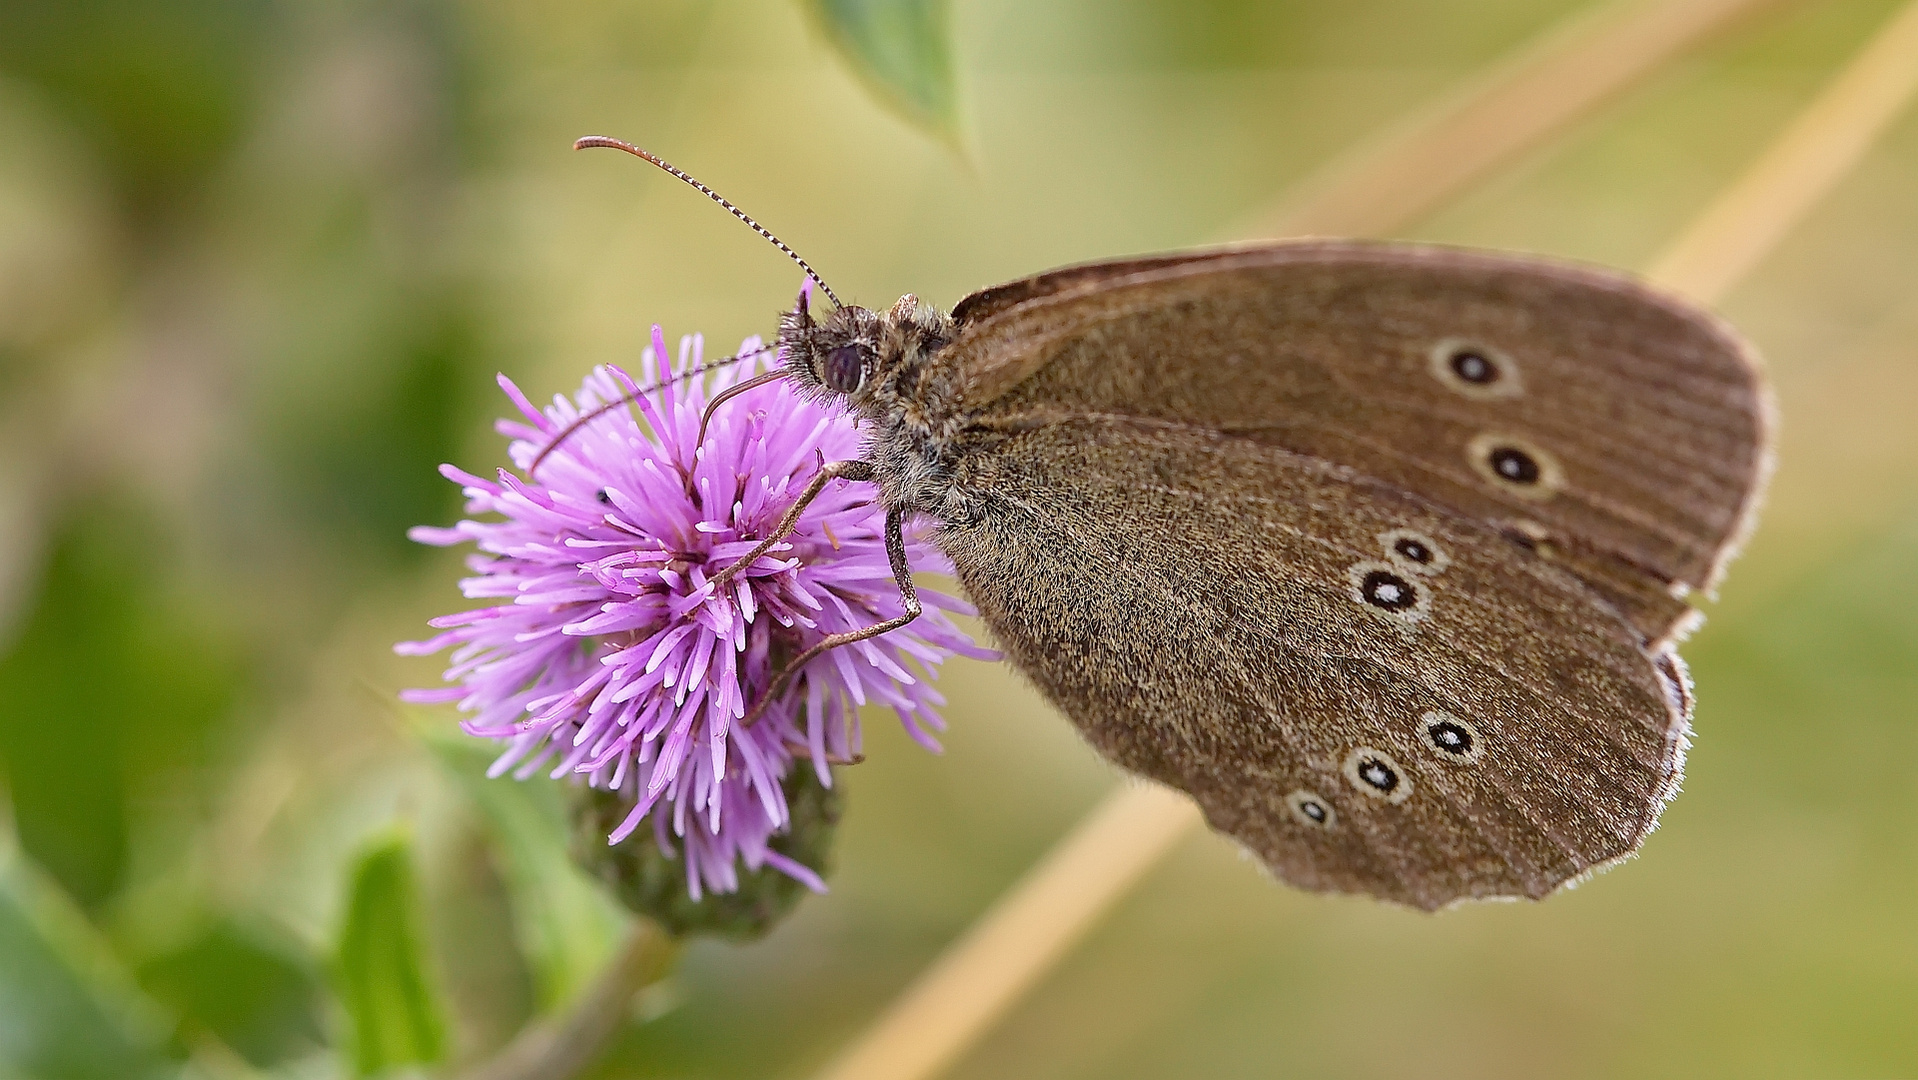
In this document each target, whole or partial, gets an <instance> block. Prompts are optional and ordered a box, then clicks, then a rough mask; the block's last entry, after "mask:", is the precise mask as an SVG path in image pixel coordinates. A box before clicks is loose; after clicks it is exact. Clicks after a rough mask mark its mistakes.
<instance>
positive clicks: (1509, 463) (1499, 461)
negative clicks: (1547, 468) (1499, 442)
mask: <svg viewBox="0 0 1918 1080" xmlns="http://www.w3.org/2000/svg"><path fill="white" fill-rule="evenodd" d="M1485 461H1486V464H1488V465H1490V466H1491V467H1492V471H1493V472H1495V473H1497V474H1499V475H1500V476H1502V477H1504V478H1505V479H1507V480H1510V481H1511V482H1512V483H1514V484H1528V485H1529V484H1536V483H1538V481H1539V478H1540V477H1541V476H1543V475H1544V472H1543V470H1541V469H1540V468H1539V467H1538V462H1537V461H1534V460H1533V459H1532V455H1530V454H1528V453H1526V452H1525V451H1523V450H1520V449H1519V448H1518V447H1516V446H1495V447H1493V448H1492V452H1491V453H1489V454H1487V455H1486V456H1485Z"/></svg>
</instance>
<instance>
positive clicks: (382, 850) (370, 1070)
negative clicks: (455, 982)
mask: <svg viewBox="0 0 1918 1080" xmlns="http://www.w3.org/2000/svg"><path fill="white" fill-rule="evenodd" d="M350 881H351V884H350V885H349V887H348V888H349V892H348V894H347V899H346V919H345V923H344V924H343V925H342V926H341V927H340V945H339V953H338V957H337V959H336V961H335V967H334V976H333V977H334V979H335V980H336V981H337V982H338V983H339V995H340V1004H341V1005H343V1006H345V1009H346V1015H347V1019H348V1022H349V1023H350V1024H351V1025H352V1034H351V1035H350V1036H349V1037H348V1038H349V1042H350V1044H351V1046H352V1048H353V1052H352V1057H353V1068H354V1070H355V1071H356V1072H358V1073H359V1075H361V1076H371V1075H373V1074H374V1073H379V1072H385V1071H386V1070H388V1069H392V1068H396V1067H398V1066H402V1065H418V1064H426V1065H430V1064H432V1063H433V1062H436V1061H438V1060H440V1058H441V1056H443V1055H444V1054H445V1052H446V1026H445V1025H446V1020H445V1013H444V1009H443V1007H442V1005H441V1003H440V999H439V995H438V994H437V993H436V992H435V990H434V987H433V978H432V976H431V975H429V974H428V973H427V970H426V951H425V944H426V942H425V935H424V934H423V933H422V932H421V922H422V914H421V912H420V909H419V889H418V887H417V886H416V885H415V884H414V880H413V845H412V844H411V843H409V842H408V840H407V838H406V836H405V834H403V833H399V832H395V833H393V834H391V835H389V836H386V837H384V838H381V839H379V840H376V841H374V842H373V843H372V844H371V845H370V846H369V847H368V848H367V850H366V852H365V853H364V854H363V855H361V856H360V858H359V860H358V862H357V863H356V864H355V865H354V867H353V874H352V878H351V879H350Z"/></svg>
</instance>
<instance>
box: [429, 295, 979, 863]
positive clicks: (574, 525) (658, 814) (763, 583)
mask: <svg viewBox="0 0 1918 1080" xmlns="http://www.w3.org/2000/svg"><path fill="white" fill-rule="evenodd" d="M759 348H760V342H759V340H758V339H757V338H749V339H747V341H746V342H745V343H744V344H743V345H742V346H741V350H742V352H747V351H754V350H758V349H759ZM700 351H701V342H700V339H699V338H698V337H688V338H684V339H682V340H681V342H680V368H681V369H682V370H684V369H685V368H686V367H687V366H688V365H695V364H698V363H699V361H700ZM753 366H754V365H753V364H751V363H746V362H742V363H739V364H736V365H733V366H732V367H730V368H724V369H721V371H720V372H719V373H718V374H717V375H716V376H713V378H714V381H715V383H716V385H715V386H714V387H713V389H714V391H715V392H716V391H718V390H720V389H723V388H725V387H727V386H731V385H735V384H736V383H738V382H740V381H743V380H744V379H745V378H746V377H747V376H748V375H750V374H751V369H752V368H753ZM649 369H650V371H651V372H652V374H653V375H654V377H655V378H656V379H657V380H658V381H660V382H661V383H667V382H668V380H670V379H671V378H672V376H673V375H674V371H673V369H672V366H671V365H670V363H669V361H668V360H667V351H666V341H665V336H664V334H663V333H662V332H661V331H660V329H659V327H657V326H655V327H654V328H653V343H652V347H651V348H650V349H648V350H647V354H646V360H645V362H644V364H643V366H642V371H646V370H649ZM500 386H501V388H502V389H504V390H505V391H506V394H507V396H508V397H510V398H511V399H512V400H513V402H514V404H516V405H518V406H519V409H520V412H521V413H523V414H524V415H525V418H526V421H527V422H526V423H520V422H516V421H505V420H503V421H500V422H499V424H498V429H499V431H500V433H501V434H503V435H506V436H507V437H508V438H510V439H512V440H513V442H512V443H511V445H510V447H509V448H508V454H509V456H510V457H511V459H512V461H513V462H514V464H515V465H517V466H518V467H519V468H520V469H521V470H525V469H526V468H527V467H528V466H529V465H530V464H531V463H532V462H533V460H534V458H535V455H537V454H538V453H539V452H540V450H541V449H542V448H543V447H545V446H546V445H547V444H548V443H550V442H551V441H552V440H553V438H554V437H555V436H556V435H557V434H559V433H560V432H561V431H562V430H563V429H565V428H566V427H567V425H568V424H570V423H571V422H572V421H573V420H575V419H576V418H577V417H579V416H580V414H581V413H583V412H586V411H587V410H590V409H592V408H594V407H595V406H598V405H601V404H603V403H606V402H611V401H616V400H617V399H619V398H620V397H622V396H625V395H627V394H630V393H634V392H635V391H636V390H637V389H638V385H637V384H636V383H635V382H634V380H633V379H632V378H631V377H630V376H628V375H627V374H626V372H624V371H622V370H620V369H619V368H617V367H611V366H608V367H602V368H597V369H595V370H594V372H593V373H592V375H591V376H590V377H588V378H587V379H586V382H585V384H584V386H583V387H582V388H581V389H580V392H579V394H578V395H577V396H576V398H575V400H572V401H568V400H566V399H565V398H564V397H556V398H555V400H554V402H553V404H552V405H550V406H548V407H547V408H546V409H545V410H543V411H542V410H540V409H537V408H535V407H534V406H533V404H532V403H531V402H530V401H528V400H527V399H526V397H525V396H524V395H523V394H521V393H520V391H519V389H518V388H517V387H516V386H514V385H513V383H512V382H511V381H509V380H508V379H506V377H505V376H501V377H500ZM707 400H708V394H707V392H706V390H705V388H704V387H703V385H702V380H700V379H697V378H696V379H693V380H691V381H689V382H686V383H683V384H681V385H680V386H679V387H678V388H675V387H673V386H672V385H670V384H669V385H664V386H661V387H660V388H659V389H657V390H654V391H650V392H648V393H647V394H645V395H642V396H639V397H638V399H637V401H636V402H635V405H634V407H633V408H622V409H613V410H610V411H608V412H606V413H605V414H604V415H602V416H599V417H597V418H595V419H594V420H592V421H591V422H589V423H588V424H586V425H585V426H584V427H582V428H580V429H579V430H578V431H576V432H574V433H573V434H572V435H571V436H570V437H569V438H568V439H567V440H566V441H565V442H564V443H562V444H561V445H560V446H559V448H558V449H557V450H555V451H554V452H552V453H551V454H550V455H549V456H547V457H546V458H545V460H543V461H542V462H541V463H540V466H539V470H538V473H537V475H535V476H533V477H532V478H530V479H527V478H522V477H521V476H518V475H515V474H513V473H511V472H508V471H507V470H505V469H501V470H500V472H499V479H498V480H497V481H492V480H485V479H481V478H480V477H477V476H473V475H470V474H468V473H465V472H462V471H460V470H459V469H456V468H454V467H453V466H451V465H445V466H442V467H441V469H440V472H441V473H442V474H443V475H445V476H446V477H447V478H448V479H451V480H453V481H455V482H457V483H459V484H460V485H462V486H463V487H464V489H465V492H466V497H467V505H466V512H467V514H469V515H474V516H477V515H481V514H499V515H501V519H499V520H490V521H479V520H473V519H472V518H469V519H468V520H464V521H461V522H460V523H459V524H457V525H455V526H454V527H452V528H450V529H441V528H429V527H420V528H416V529H414V530H412V532H411V533H410V535H411V536H412V538H413V539H415V540H417V541H419V542H421V543H426V544H437V545H451V544H458V543H464V542H467V541H472V542H473V543H474V544H475V545H477V547H478V548H479V553H478V554H475V555H474V556H472V557H471V558H470V559H469V560H468V566H469V567H470V568H471V570H472V571H473V576H472V577H468V578H466V579H464V580H463V581H462V582H461V587H462V590H463V591H464V592H465V594H466V596H468V597H469V598H473V599H482V598H484V599H492V600H498V601H502V602H499V603H496V604H495V605H494V606H490V607H482V608H476V609H473V610H471V611H463V612H460V613H457V614H453V615H447V616H443V617H441V618H438V619H434V620H432V625H433V626H435V627H438V628H441V629H442V630H443V632H442V633H440V634H439V635H437V636H435V637H433V638H431V639H429V640H427V641H419V642H407V643H402V644H401V645H399V646H396V649H397V651H398V652H400V653H402V654H405V655H425V654H429V653H436V652H439V651H440V650H442V649H446V648H448V647H451V648H452V649H453V652H452V655H451V657H450V658H449V659H450V662H451V666H450V667H448V668H447V669H446V672H445V674H444V678H445V679H446V681H447V682H450V683H454V684H456V685H454V686H450V687H445V688H441V689H434V690H412V691H407V692H405V693H404V694H403V695H402V696H403V697H404V698H405V699H406V700H407V701H411V702H415V703H431V702H454V701H456V702H458V703H459V707H460V709H461V710H462V711H463V712H467V713H470V714H472V715H470V716H468V717H467V718H466V719H465V720H464V721H463V722H462V727H463V728H464V729H465V730H466V731H467V732H468V733H469V734H472V735H477V736H481V737H484V738H492V739H500V740H503V741H504V742H505V743H506V749H505V752H504V753H502V754H501V755H500V757H499V759H498V760H497V761H495V762H494V763H493V766H492V768H491V769H490V770H489V775H491V776H498V775H500V774H502V773H505V772H507V771H508V770H511V771H512V772H513V773H514V775H515V776H516V777H518V778H521V779H524V778H525V777H528V776H531V775H532V774H533V773H534V772H536V771H538V770H540V769H541V768H547V767H549V766H550V769H549V771H550V773H551V775H552V776H554V777H560V776H565V775H567V774H583V775H584V776H585V777H586V782H587V783H589V784H590V785H592V786H594V787H597V788H605V789H610V790H614V791H617V792H620V793H621V794H622V795H624V796H627V797H629V798H630V799H631V802H632V809H631V811H630V812H629V813H627V814H626V816H625V819H624V820H623V821H621V822H620V824H619V825H618V827H617V828H615V829H614V830H613V831H612V834H611V836H610V837H609V838H608V842H609V843H612V844H617V843H619V842H620V841H622V840H624V839H625V838H626V837H627V836H628V835H629V834H631V833H632V832H633V831H634V830H635V829H636V828H638V826H639V824H640V823H641V821H643V820H644V819H645V818H647V817H648V816H649V815H650V816H651V817H652V820H653V831H654V836H655V838H656V840H657V842H658V843H659V845H660V848H661V851H662V853H665V854H668V855H670V854H672V853H673V852H674V851H675V849H677V851H678V852H679V853H680V854H683V855H684V857H685V871H686V885H687V889H688V891H689V893H690V894H691V896H692V897H693V898H694V899H698V898H699V896H700V895H701V893H702V890H709V891H713V892H731V891H734V890H736V889H737V888H738V887H739V870H738V864H739V863H742V862H743V863H744V864H745V866H746V867H747V869H749V870H758V869H759V868H761V867H762V866H770V867H773V868H775V869H777V870H780V871H782V872H783V873H785V874H787V875H789V876H791V877H793V878H794V879H796V880H798V881H799V882H801V883H802V884H804V885H806V886H807V887H809V888H811V889H813V890H814V891H823V890H824V887H825V886H824V884H823V882H821V880H820V878H819V876H818V875H817V874H815V873H814V872H813V870H811V869H809V868H808V867H806V866H803V865H800V864H799V863H798V862H796V861H794V860H792V859H788V858H786V857H784V856H782V855H780V854H779V853H778V852H776V851H773V850H772V849H770V848H769V847H768V846H767V842H768V840H769V839H770V838H771V837H772V836H773V834H774V833H776V832H779V831H782V830H784V829H785V828H786V827H787V825H788V823H789V816H788V812H787V806H786V797H785V793H784V790H783V789H782V785H781V781H782V780H783V779H784V778H785V777H786V776H787V773H788V771H789V770H790V769H791V768H792V766H793V760H794V757H795V755H796V754H803V755H804V756H807V757H810V758H811V761H812V766H813V768H814V769H815V770H816V771H817V773H818V776H819V779H820V781H821V782H822V783H824V784H827V785H830V784H831V782H832V780H831V772H830V770H829V768H828V763H829V762H839V761H850V760H854V759H855V758H856V757H857V755H858V754H859V745H860V732H859V720H858V716H857V713H856V712H855V709H856V707H857V706H858V705H862V704H865V703H867V702H875V703H880V704H884V705H889V706H891V707H892V708H893V710H894V711H895V712H897V713H898V715H899V719H900V722H901V723H902V724H903V725H904V726H905V728H906V731H907V732H908V733H910V734H911V736H912V737H913V738H914V739H915V740H917V741H918V742H920V743H921V744H923V745H924V746H926V747H927V748H928V749H930V750H934V751H937V750H938V749H939V745H938V743H937V742H936V741H935V739H934V737H933V735H932V734H931V731H933V730H943V729H944V727H945V725H944V723H943V721H941V720H940V718H939V715H938V713H937V712H936V711H935V707H936V706H938V705H940V704H942V703H943V700H944V699H943V698H941V697H940V696H939V694H938V693H937V692H936V691H934V690H933V688H932V686H931V685H930V684H929V682H928V681H927V676H928V675H930V674H931V673H932V672H933V671H934V669H935V668H936V666H937V665H938V664H939V663H940V662H941V661H942V660H943V659H945V657H946V656H947V655H949V654H950V653H954V652H960V653H966V654H968V655H974V656H982V657H990V656H992V655H994V654H992V653H990V652H988V651H986V650H982V649H979V648H977V647H976V646H974V645H973V644H972V643H971V642H970V641H969V640H967V638H966V637H965V635H964V634H962V633H961V632H960V631H959V630H958V629H957V628H956V627H954V626H953V624H952V623H951V622H950V621H949V620H948V619H947V618H946V617H945V616H944V615H943V614H942V613H941V612H940V611H939V610H937V609H938V608H945V609H947V610H952V611H962V612H967V613H970V611H969V609H968V608H966V606H965V605H964V604H962V603H960V602H959V601H956V600H954V599H952V598H950V597H946V596H941V595H939V594H937V593H922V594H921V595H922V597H923V599H924V600H925V602H926V606H927V609H928V610H927V611H926V613H925V614H924V615H922V616H921V617H920V618H919V619H918V620H917V621H915V622H913V623H912V624H910V625H908V626H907V627H905V628H903V629H901V630H897V631H894V632H892V633H889V634H886V635H884V636H883V637H879V638H875V639H871V640H867V641H862V642H857V643H855V644H852V645H847V646H843V647H841V648H837V649H833V650H831V651H829V652H826V653H824V654H822V655H820V656H818V657H816V658H814V659H813V660H812V661H810V662H808V663H807V664H806V665H805V667H804V668H802V669H800V671H799V672H797V673H796V674H795V675H794V677H793V678H791V679H789V680H788V681H787V682H786V684H785V688H784V689H783V690H781V692H780V693H779V695H778V697H777V698H776V699H775V700H773V701H772V702H770V703H769V705H768V707H767V708H766V710H765V711H764V713H763V714H762V715H761V716H760V717H759V718H758V719H757V720H755V721H754V723H753V724H752V725H750V726H748V727H741V726H739V723H738V722H739V721H740V720H741V719H742V718H743V717H744V716H745V715H746V714H747V710H748V709H749V708H751V707H752V706H753V705H755V704H756V703H757V702H758V699H759V696H760V695H762V694H763V693H765V691H766V689H767V688H768V686H769V684H770V683H771V681H772V679H773V678H774V677H775V675H776V674H777V673H778V671H779V667H780V665H781V664H783V663H784V662H785V658H787V657H792V656H796V655H798V654H799V653H800V652H801V651H802V650H804V649H805V648H806V647H808V646H810V645H812V644H813V643H815V642H817V641H818V640H819V639H821V638H822V637H824V636H825V635H827V634H831V633H836V632H840V631H844V630H853V629H857V628H860V627H863V626H868V625H871V624H873V623H875V622H878V621H880V620H883V619H887V618H891V617H893V616H896V615H898V614H900V613H901V611H902V607H901V601H900V597H899V592H898V588H897V586H896V584H895V583H894V582H893V580H892V573H891V570H890V567H889V565H888V563H887V560H886V552H885V544H884V539H883V535H882V532H881V530H882V528H883V524H884V520H885V513H884V511H883V510H882V509H881V508H880V507H879V506H878V505H877V503H876V502H875V500H874V499H873V497H872V491H871V490H870V489H869V488H867V487H866V486H864V485H859V484H848V483H837V484H833V485H830V486H829V487H828V488H827V489H826V491H824V492H822V493H821V494H820V496H819V498H818V499H817V500H815V501H814V502H813V503H812V505H811V506H810V507H808V508H807V510H806V512H805V514H804V515H803V516H802V517H801V518H800V520H799V527H798V529H797V531H795V532H794V533H793V534H792V535H791V536H790V537H788V538H787V539H786V540H785V541H784V542H783V543H781V544H779V545H777V546H775V547H774V548H772V549H771V550H770V551H768V552H767V553H766V554H764V555H762V556H761V557H760V558H759V559H758V560H756V561H755V562H754V563H753V565H752V566H750V567H747V568H746V569H745V570H743V571H742V572H741V573H740V574H738V575H737V576H736V577H734V578H733V579H732V580H731V581H730V582H729V583H727V585H726V586H725V588H724V589H723V590H720V593H719V594H718V595H715V592H714V590H713V589H711V588H709V587H707V581H708V579H709V578H711V577H712V576H714V575H716V574H717V573H719V571H721V570H723V569H725V568H726V567H728V566H731V565H732V564H733V563H734V562H735V561H736V560H737V559H739V558H740V557H741V556H743V555H745V554H747V553H748V552H749V551H750V550H751V549H752V547H753V546H754V544H755V542H756V540H757V539H759V538H763V537H765V536H767V535H769V534H770V533H771V531H772V530H773V527H774V525H775V524H776V523H777V522H778V521H779V519H780V517H781V515H782V514H783V513H784V512H785V511H786V509H787V508H788V507H789V506H790V505H791V504H792V503H793V501H794V500H795V497H796V496H797V494H798V493H799V491H800V490H801V489H803V488H804V487H805V485H806V482H807V481H808V480H809V479H810V478H811V477H812V476H813V474H814V473H815V472H817V471H818V469H819V467H820V464H821V463H822V462H823V461H831V460H838V459H843V458H849V457H854V456H857V454H858V452H859V449H860V439H859V435H858V433H857V432H856V431H855V430H854V428H853V425H852V423H851V422H850V421H849V420H848V419H847V418H846V417H845V416H844V415H843V414H840V413H838V412H836V411H829V410H827V409H825V408H823V407H821V406H819V405H816V404H813V403H811V402H808V401H805V400H803V399H802V398H801V397H800V396H799V395H798V394H797V393H795V392H794V390H793V389H792V388H791V387H790V386H789V385H788V384H787V383H786V382H785V381H783V380H782V381H779V382H774V383H772V384H769V385H766V386H763V387H760V388H758V389H755V390H752V391H749V392H747V393H745V394H743V395H742V396H740V397H739V398H738V399H736V400H734V401H732V402H729V403H728V404H726V405H723V406H721V407H720V408H719V410H718V411H717V412H716V413H715V414H714V415H713V418H712V422H711V426H710V427H709V428H708V430H707V434H706V440H705V443H704V444H703V445H695V443H696V440H697V438H698V432H699V422H700V415H701V413H702V412H703V411H704V409H705V405H706V402H707ZM635 409H636V410H637V412H638V413H639V414H640V416H641V417H642V418H643V423H642V422H640V420H638V419H636V418H635V416H634V411H635ZM909 551H910V554H911V556H912V562H913V565H914V566H917V567H920V568H922V569H941V568H943V567H944V565H945V560H944V557H943V555H941V554H940V553H939V552H938V551H937V549H936V548H934V547H933V546H931V545H930V544H928V543H926V542H925V541H923V540H917V541H914V542H913V543H911V544H910V545H909ZM914 668H917V669H918V670H917V672H915V671H914Z"/></svg>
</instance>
